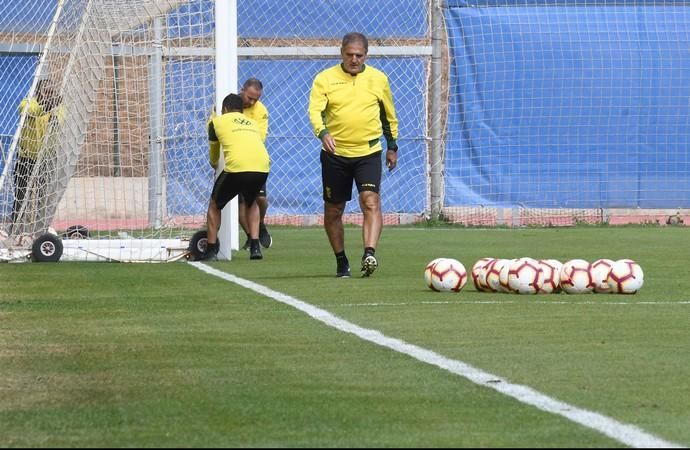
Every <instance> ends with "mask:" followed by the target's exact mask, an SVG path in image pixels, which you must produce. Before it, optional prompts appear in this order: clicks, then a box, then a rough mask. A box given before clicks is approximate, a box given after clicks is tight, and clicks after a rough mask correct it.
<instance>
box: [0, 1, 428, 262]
mask: <svg viewBox="0 0 690 450" xmlns="http://www.w3.org/2000/svg"><path fill="white" fill-rule="evenodd" d="M396 4H397V3H396ZM3 5H5V6H3V8H4V10H3V11H0V12H1V13H3V14H4V18H3V19H2V21H0V45H2V52H1V55H2V57H1V58H0V69H1V70H2V76H3V80H2V82H3V83H4V84H3V86H0V88H1V89H0V101H1V102H2V105H3V110H4V117H3V118H2V123H3V126H4V130H2V134H3V152H2V161H1V162H2V179H1V184H0V218H1V219H2V223H3V225H2V235H0V239H1V241H2V243H0V249H3V248H4V249H5V252H4V255H5V259H12V258H13V256H12V255H10V256H8V252H10V253H11V254H13V255H14V257H16V256H17V255H23V256H21V257H24V256H25V255H26V251H27V250H29V251H30V250H31V247H32V245H33V243H34V241H35V239H36V238H37V237H38V236H41V235H43V234H44V233H46V232H49V231H54V232H55V233H56V234H57V235H58V236H60V237H61V238H62V239H63V244H64V245H65V252H67V250H68V249H69V248H71V247H72V246H76V247H79V248H82V250H83V249H84V248H85V247H87V246H89V245H96V246H100V247H116V248H120V249H122V250H121V251H119V253H118V252H116V254H113V253H110V254H109V255H108V256H107V257H104V258H99V257H98V254H99V252H100V250H98V249H97V248H91V247H89V248H86V250H85V251H84V252H83V253H84V254H86V255H89V258H87V259H106V260H154V261H159V260H174V259H176V258H178V256H179V254H180V253H179V252H178V251H177V250H178V249H177V247H184V245H185V242H184V241H185V240H186V239H189V237H190V236H191V235H192V234H193V233H194V232H195V231H196V230H198V229H200V228H203V227H204V226H205V220H206V207H207V204H208V197H209V194H210V191H211V187H212V182H213V171H212V170H211V168H210V166H209V164H208V161H207V159H208V145H207V135H206V121H207V119H208V117H209V113H210V111H211V109H212V107H213V105H214V103H215V95H216V92H215V80H214V77H215V74H214V70H215V67H214V51H215V42H214V28H215V23H216V20H215V17H214V6H215V4H214V2H213V1H208V0H205V1H202V0H193V1H174V0H169V1H164V0H128V1H124V0H119V1H118V0H90V1H88V0H64V1H59V2H54V1H41V0H38V1H36V2H32V4H31V5H29V4H26V3H3ZM391 6H392V3H390V2H383V3H380V4H377V3H376V2H367V3H365V2H354V3H353V4H348V5H336V4H332V3H330V2H328V4H327V5H324V4H323V2H319V1H311V0H310V1H302V2H298V1H293V2H272V1H252V2H244V1H239V2H238V5H237V11H238V20H237V22H238V29H237V32H238V60H239V63H238V76H237V78H238V81H239V84H240V85H241V84H242V82H243V81H244V80H245V79H247V78H249V77H256V78H259V79H260V80H261V81H262V82H263V85H264V95H263V97H262V99H261V100H262V101H263V102H264V103H265V104H266V106H267V107H268V109H269V115H270V124H269V132H268V138H267V141H266V144H267V148H268V149H269V153H270V154H271V158H272V171H271V175H270V177H269V182H268V187H267V190H268V197H269V200H270V205H269V212H268V215H267V218H266V222H267V223H268V224H269V226H270V225H275V224H290V225H295V224H297V225H303V224H307V225H310V224H320V223H322V216H321V214H322V209H323V204H322V200H321V185H320V171H319V170H320V169H319V164H318V154H319V148H320V147H319V145H320V144H319V142H318V139H316V138H315V137H314V136H313V134H312V131H311V127H310V125H309V123H308V116H307V111H306V109H307V99H308V96H309V90H310V88H311V83H312V81H313V78H314V76H315V75H316V74H317V73H318V72H319V71H321V70H323V69H324V68H326V67H328V66H330V65H334V64H337V63H338V62H339V61H340V56H339V47H340V41H341V39H342V36H343V35H344V34H346V33H347V32H350V31H361V32H363V33H365V34H366V35H367V36H368V37H369V38H370V44H369V45H370V50H369V63H370V64H371V65H373V66H376V67H378V68H380V69H382V70H383V71H384V72H386V73H387V74H388V75H389V77H390V79H391V85H392V88H393V90H394V97H395V99H394V100H395V103H396V109H397V110H398V115H399V119H400V122H401V130H400V134H401V136H400V139H399V143H400V153H401V155H403V154H404V155H405V156H404V158H405V164H404V165H402V168H401V169H400V170H398V171H396V172H395V173H391V174H385V175H384V186H383V190H384V192H383V199H384V207H385V212H386V220H387V221H388V222H389V223H399V222H400V220H401V219H400V218H401V217H403V218H404V217H405V216H406V215H409V216H415V217H421V215H422V213H424V211H425V209H426V204H427V185H426V176H425V173H426V164H427V151H426V149H427V138H426V135H425V130H426V121H427V94H426V92H427V73H428V70H427V69H428V63H429V59H430V56H431V47H430V38H429V36H430V34H429V6H428V4H427V2H425V1H421V2H420V1H416V0H415V1H411V0H406V1H403V2H402V4H400V5H398V6H400V8H396V9H395V10H394V11H391V10H390V8H391ZM355 11H356V12H357V13H356V14H353V13H352V12H355ZM11 73H13V74H15V76H14V77H12V75H10V74H11ZM44 85H49V87H50V89H52V91H50V89H49V91H50V92H51V94H50V95H48V96H51V95H52V96H53V97H55V98H57V99H59V105H57V106H55V107H54V108H52V109H51V108H50V107H48V106H46V105H42V104H41V102H43V103H46V101H45V100H41V99H40V97H41V96H45V95H44V94H42V93H41V90H42V89H43V86H44ZM238 88H239V86H238ZM24 99H29V100H28V104H31V105H33V106H34V108H33V109H32V108H28V107H25V108H23V109H22V108H20V103H21V102H22V100H24ZM25 103H27V102H25ZM34 109H35V110H34ZM27 130H29V131H27ZM28 134H31V136H29V138H32V139H33V141H32V142H29V141H31V139H29V138H27V135H28ZM39 141H40V142H39ZM27 147H30V148H33V154H31V151H27V150H26V148H27ZM18 162H24V163H26V164H24V166H27V167H28V169H26V170H25V172H26V173H25V174H23V175H22V173H21V171H20V170H17V168H18V167H19V166H17V164H18ZM351 203H353V204H352V205H349V206H348V210H347V219H346V220H347V221H349V222H353V223H360V221H361V215H360V213H359V209H358V206H357V205H356V202H351ZM75 229H77V230H82V231H84V233H83V235H80V234H75V236H77V237H85V236H84V235H88V238H89V239H88V240H85V241H81V242H72V241H73V239H68V238H69V237H70V233H72V232H73V231H74V230H75ZM178 239H179V240H180V242H178V241H177V240H178ZM170 240H172V243H171V242H169V241H170ZM74 241H76V240H74ZM87 241H95V244H89V243H87ZM125 241H130V242H129V243H128V244H127V245H126V246H125V245H124V242H125ZM131 245H134V249H132V247H131ZM144 246H152V248H151V249H149V250H144V249H143V247H144ZM137 247H138V248H137ZM171 247H172V249H171ZM12 252H14V253H12ZM22 252H24V253H22ZM2 257H3V254H2V253H0V258H2Z"/></svg>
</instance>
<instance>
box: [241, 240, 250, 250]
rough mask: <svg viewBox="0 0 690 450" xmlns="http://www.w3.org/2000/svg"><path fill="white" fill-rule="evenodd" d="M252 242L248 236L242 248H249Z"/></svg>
mask: <svg viewBox="0 0 690 450" xmlns="http://www.w3.org/2000/svg"><path fill="white" fill-rule="evenodd" d="M251 243H252V240H251V239H249V238H247V240H246V241H244V245H243V246H242V250H249V247H250V245H251Z"/></svg>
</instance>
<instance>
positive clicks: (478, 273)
mask: <svg viewBox="0 0 690 450" xmlns="http://www.w3.org/2000/svg"><path fill="white" fill-rule="evenodd" d="M493 260H494V258H481V259H479V260H477V262H476V263H474V266H472V283H473V284H474V287H475V289H477V291H479V292H491V288H490V287H489V285H488V283H487V281H486V270H484V268H485V266H486V265H487V264H489V263H490V262H491V261H493Z"/></svg>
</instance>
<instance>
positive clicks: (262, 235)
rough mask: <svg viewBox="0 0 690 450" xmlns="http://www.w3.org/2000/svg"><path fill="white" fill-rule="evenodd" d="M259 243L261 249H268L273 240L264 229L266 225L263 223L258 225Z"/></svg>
mask: <svg viewBox="0 0 690 450" xmlns="http://www.w3.org/2000/svg"><path fill="white" fill-rule="evenodd" d="M259 242H260V243H261V246H262V247H263V248H269V247H270V246H271V245H273V238H272V237H271V234H270V233H269V232H268V230H267V229H266V225H265V224H264V223H260V224H259Z"/></svg>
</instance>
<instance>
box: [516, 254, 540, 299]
mask: <svg viewBox="0 0 690 450" xmlns="http://www.w3.org/2000/svg"><path fill="white" fill-rule="evenodd" d="M543 285H544V270H543V269H542V268H541V266H540V265H539V261H537V260H536V259H533V258H520V259H518V260H517V261H513V262H512V263H511V264H510V269H509V270H508V286H510V289H511V290H512V291H513V292H517V293H518V294H536V293H537V292H539V290H540V289H541V288H542V286H543Z"/></svg>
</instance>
